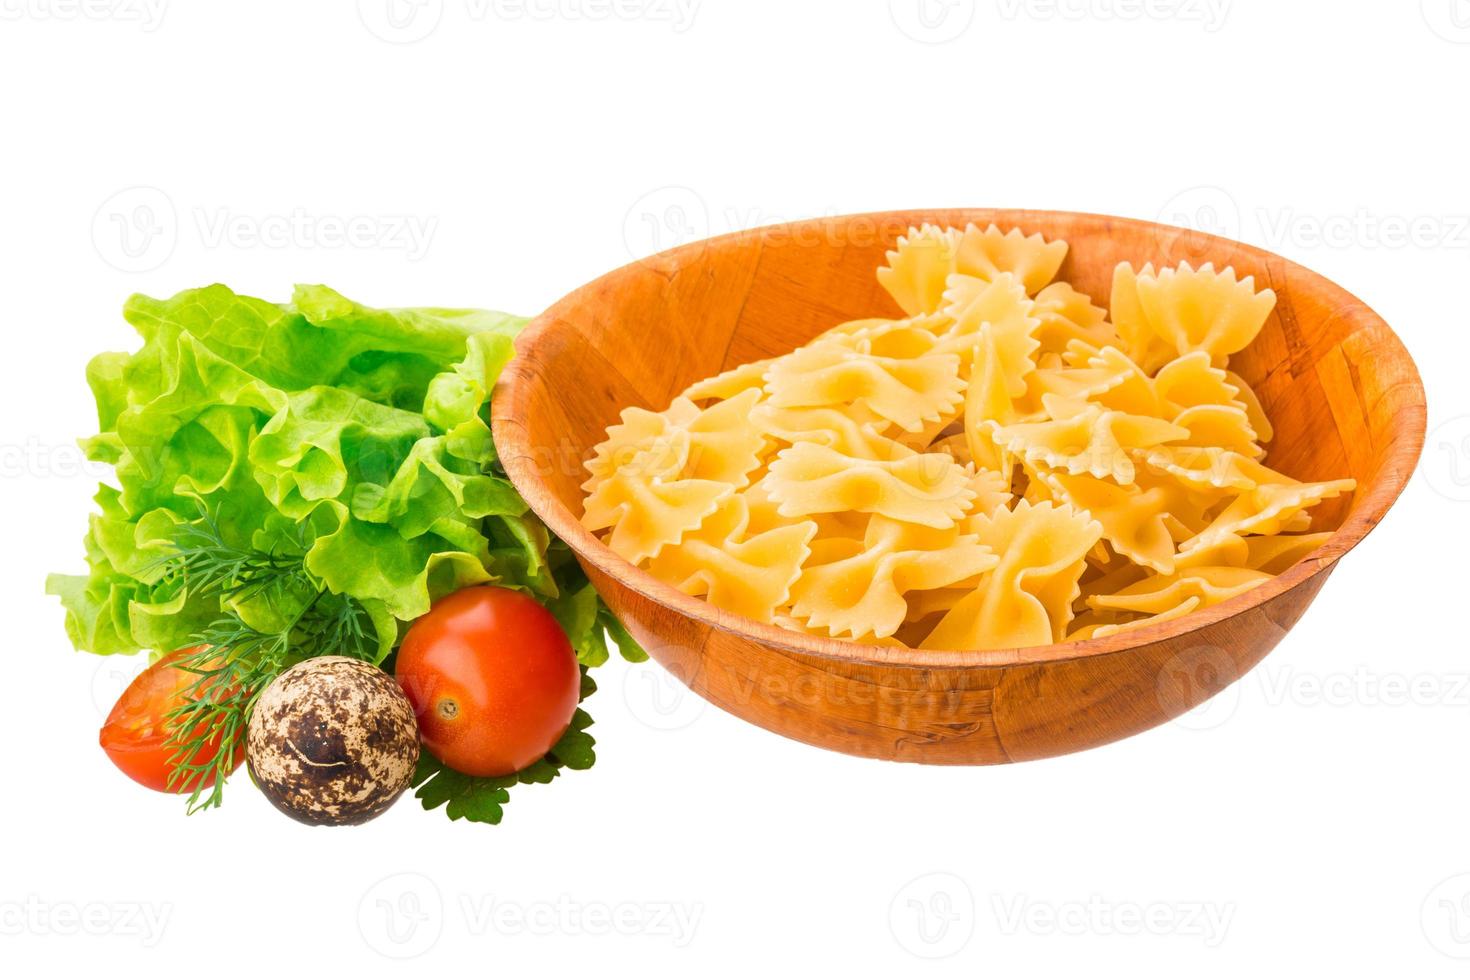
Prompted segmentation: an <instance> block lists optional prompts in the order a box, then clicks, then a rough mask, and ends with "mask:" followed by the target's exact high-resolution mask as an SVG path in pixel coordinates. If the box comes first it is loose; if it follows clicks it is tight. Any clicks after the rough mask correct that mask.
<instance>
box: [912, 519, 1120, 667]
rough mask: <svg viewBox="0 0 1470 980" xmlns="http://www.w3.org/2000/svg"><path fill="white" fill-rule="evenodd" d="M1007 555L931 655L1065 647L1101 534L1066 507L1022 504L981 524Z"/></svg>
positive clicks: (950, 618) (980, 532) (946, 625)
mask: <svg viewBox="0 0 1470 980" xmlns="http://www.w3.org/2000/svg"><path fill="white" fill-rule="evenodd" d="M975 527H976V529H977V537H978V538H979V541H980V543H981V544H982V545H986V546H988V547H989V548H990V549H991V550H992V551H994V552H995V553H996V554H998V555H999V556H1000V562H999V564H997V565H996V566H995V568H994V569H992V570H991V571H990V572H989V573H988V574H987V575H986V576H985V578H984V580H983V581H982V583H981V586H980V588H978V589H976V590H975V591H974V592H972V593H971V594H970V595H968V596H966V597H965V598H964V599H961V600H960V601H959V602H957V603H955V605H954V607H953V608H952V609H950V611H949V612H947V613H945V615H944V618H943V619H941V620H940V621H939V624H938V625H937V626H935V627H934V632H932V633H930V634H929V636H928V637H927V638H926V639H925V640H924V643H923V646H924V647H925V648H926V649H930V650H994V649H1001V648H1008V647H1025V646H1039V645H1044V644H1047V643H1054V642H1058V641H1060V640H1061V639H1062V638H1063V636H1065V635H1066V630H1067V624H1068V623H1069V622H1070V621H1071V618H1072V603H1073V601H1074V600H1076V598H1077V597H1078V596H1079V595H1080V594H1081V589H1080V588H1079V586H1078V580H1079V579H1080V578H1081V576H1082V572H1083V571H1084V569H1085V568H1086V567H1087V557H1086V556H1087V553H1088V551H1090V550H1091V549H1092V546H1093V545H1094V544H1096V543H1097V541H1098V539H1099V538H1100V537H1101V536H1102V527H1101V526H1099V525H1098V523H1097V522H1096V521H1094V520H1092V519H1091V518H1089V517H1088V516H1087V515H1086V514H1079V513H1077V512H1076V511H1074V510H1072V508H1070V507H1066V506H1061V507H1057V506H1053V505H1052V504H1037V505H1034V506H1033V505H1032V504H1029V503H1027V502H1026V501H1024V500H1023V501H1019V502H1018V503H1017V504H1016V507H1015V509H1014V510H1009V511H1007V510H1000V511H996V512H995V513H994V514H992V515H990V516H989V517H984V518H980V519H978V520H977V521H976V522H975Z"/></svg>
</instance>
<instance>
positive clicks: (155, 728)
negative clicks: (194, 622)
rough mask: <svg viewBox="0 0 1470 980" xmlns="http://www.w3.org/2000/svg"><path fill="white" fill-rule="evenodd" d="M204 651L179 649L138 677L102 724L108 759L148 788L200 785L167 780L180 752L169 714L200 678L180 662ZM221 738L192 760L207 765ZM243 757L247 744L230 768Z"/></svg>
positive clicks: (169, 789)
mask: <svg viewBox="0 0 1470 980" xmlns="http://www.w3.org/2000/svg"><path fill="white" fill-rule="evenodd" d="M200 649H202V648H201V647H189V648H187V649H184V650H176V651H174V652H173V653H171V654H169V655H168V656H166V657H164V658H163V659H161V660H159V661H158V662H157V663H155V664H153V665H152V666H150V667H149V668H148V669H147V670H145V671H143V673H141V674H139V675H138V676H137V677H135V678H133V682H132V683H131V684H129V685H128V688H127V690H125V691H123V693H122V697H120V698H118V699H117V704H115V705H113V706H112V711H111V712H110V713H109V714H108V716H107V721H106V722H105V723H104V724H103V725H102V731H101V733H100V735H99V736H98V741H99V742H100V743H101V744H102V749H103V751H105V752H106V753H107V757H108V758H109V759H111V760H112V762H113V765H115V766H117V767H118V768H119V769H121V770H122V771H123V772H124V773H126V774H127V775H129V776H131V777H132V778H133V779H134V780H136V781H137V782H139V783H141V784H142V785H144V786H147V787H148V788H149V789H155V790H158V791H159V792H163V793H174V792H179V791H180V790H182V791H184V792H189V791H192V790H193V789H194V788H195V785H196V784H195V783H193V782H191V783H190V784H189V785H187V786H184V785H181V784H179V783H175V785H173V786H172V787H171V786H169V784H168V783H169V775H170V773H171V772H172V770H171V768H170V767H169V760H170V759H171V758H173V756H174V754H175V753H176V752H177V751H178V746H177V744H175V743H173V742H170V741H169V734H170V732H171V731H172V729H171V727H170V726H169V725H168V723H167V718H168V714H169V712H171V711H173V710H174V709H175V708H177V707H179V706H180V705H181V704H183V703H184V700H185V698H186V696H187V694H188V692H189V689H190V688H191V687H192V686H193V685H194V683H195V682H196V681H197V680H199V675H198V674H196V673H193V672H192V671H188V670H184V669H182V668H180V667H179V666H178V664H179V663H180V662H182V661H184V660H186V659H187V658H189V657H191V656H193V655H194V654H195V653H197V652H199V650H200ZM219 741H220V740H219V736H218V735H216V736H214V738H212V739H210V740H209V741H208V742H206V743H204V745H203V746H202V747H201V748H200V749H199V751H198V752H196V753H195V754H194V758H193V760H192V761H193V762H196V763H201V764H202V763H204V762H207V761H208V760H210V759H212V758H214V757H215V755H216V754H217V753H218V751H219ZM244 755H245V754H244V749H243V746H242V747H241V750H240V751H239V752H237V753H236V756H235V758H234V759H233V760H231V763H230V771H231V772H233V771H234V770H235V767H237V766H239V765H240V761H241V760H242V759H243V758H244ZM213 784H214V778H213V776H211V777H209V778H208V779H206V780H205V783H204V785H206V786H210V785H213Z"/></svg>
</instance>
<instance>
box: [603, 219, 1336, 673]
mask: <svg viewBox="0 0 1470 980" xmlns="http://www.w3.org/2000/svg"><path fill="white" fill-rule="evenodd" d="M1066 255H1067V245H1066V243H1065V242H1063V241H1046V240H1044V239H1043V238H1042V236H1040V235H1031V236H1029V237H1028V236H1024V235H1023V234H1022V233H1021V232H1020V231H1018V230H1011V231H1010V232H1008V233H1003V232H1002V231H1001V230H1000V229H998V228H996V227H995V226H994V225H991V226H990V227H988V228H986V229H983V230H982V229H980V228H978V227H976V226H975V225H970V226H968V227H966V228H965V229H963V230H959V229H954V228H937V227H933V226H929V225H926V226H924V227H922V228H917V229H913V230H911V231H910V233H909V234H908V235H907V236H905V237H903V238H900V239H899V241H898V243H897V247H896V249H895V250H894V251H891V252H889V253H888V256H887V258H888V263H887V265H886V266H884V267H883V268H881V269H879V270H878V271H877V276H878V281H879V283H880V284H881V285H882V286H883V288H884V289H886V290H887V292H888V293H889V294H890V295H891V296H892V297H893V299H894V301H895V302H896V303H897V304H898V306H899V308H900V309H901V310H902V311H903V313H904V316H903V317H901V318H873V319H864V320H856V321H852V322H847V323H841V324H837V325H835V326H833V327H832V328H831V329H829V330H827V331H826V332H825V333H823V334H821V335H820V336H818V337H816V338H815V339H813V340H812V341H810V342H809V343H807V344H806V345H805V346H803V347H800V348H798V349H797V350H794V351H792V352H790V353H788V354H784V355H782V356H779V357H775V358H771V359H768V360H763V361H756V362H753V363H749V364H745V365H742V366H739V367H736V368H734V369H732V370H729V371H726V372H725V373H723V374H720V375H718V376H716V377H712V378H708V379H706V380H703V381H699V382H697V383H695V384H693V385H691V386H690V387H689V388H688V389H687V390H685V391H684V392H683V393H682V394H681V395H680V396H679V397H677V398H675V399H674V401H673V403H672V404H671V405H669V406H668V407H667V408H666V409H664V410H663V411H661V412H653V411H649V410H646V409H642V408H636V407H632V408H627V409H625V410H624V411H623V412H622V416H621V421H620V422H619V423H618V424H615V425H613V426H611V427H610V428H609V429H608V430H607V438H606V440H605V441H603V442H601V443H599V444H598V445H597V446H596V447H595V448H594V450H593V455H592V458H591V459H590V460H589V461H588V462H587V464H586V465H587V470H588V472H589V474H590V476H589V478H588V479H587V481H586V482H585V483H584V484H583V487H582V489H583V490H584V491H585V493H586V498H585V501H584V511H583V515H582V523H583V525H584V526H585V527H586V528H588V529H589V530H590V531H593V532H599V533H601V535H602V537H603V540H604V541H605V543H606V544H607V545H608V547H609V548H610V549H611V550H612V551H614V552H615V553H617V554H618V555H620V556H621V557H623V558H624V559H626V560H627V561H629V562H632V563H634V564H636V565H638V566H640V567H642V568H645V569H647V570H648V571H649V572H650V573H651V574H652V575H654V576H655V577H657V578H659V579H661V580H662V581H664V582H667V583H669V584H670V585H672V586H674V587H675V588H677V589H679V590H680V591H682V592H684V593H686V594H689V595H693V596H702V597H704V598H705V599H707V601H709V602H710V603H712V604H714V605H716V606H719V607H721V608H723V609H726V610H729V611H731V612H734V613H738V614H740V615H743V616H746V617H749V618H750V619H754V620H757V621H760V622H764V623H772V624H776V625H779V626H782V627H785V628H787V629H791V630H796V631H800V632H807V633H815V634H819V635H823V636H831V637H841V638H847V639H853V640H857V641H859V642H864V643H874V644H888V645H902V646H909V647H920V648H926V649H939V650H984V649H1006V648H1013V647H1026V646H1037V645H1044V644H1050V643H1056V642H1062V641H1065V640H1074V639H1086V638H1089V637H1100V636H1107V635H1110V634H1113V633H1116V632H1119V631H1123V630H1129V629H1133V628H1135V627H1137V626H1139V625H1140V624H1144V623H1148V622H1155V621H1160V620H1165V619H1173V618H1176V617H1179V616H1183V615H1186V614H1188V613H1190V612H1193V611H1195V610H1198V609H1203V608H1205V607H1208V606H1211V605H1215V604H1218V603H1220V602H1223V601H1225V600H1227V599H1229V598H1232V597H1234V596H1236V595H1239V594H1241V593H1243V592H1245V591H1247V590H1249V589H1251V588H1253V587H1254V586H1256V585H1258V584H1260V583H1261V582H1263V581H1265V580H1266V579H1268V578H1269V577H1271V576H1272V575H1276V574H1279V573H1280V572H1282V571H1284V570H1285V569H1287V568H1288V567H1290V566H1291V565H1293V564H1294V563H1296V562H1297V561H1299V560H1301V559H1302V558H1304V557H1305V556H1306V555H1308V554H1309V553H1311V552H1312V551H1313V550H1315V549H1316V548H1317V547H1318V546H1319V545H1320V544H1322V543H1323V541H1325V540H1326V538H1327V537H1328V536H1329V535H1330V532H1326V531H1318V532H1316V533H1312V532H1311V531H1310V528H1311V519H1310V513H1309V509H1310V508H1311V507H1312V506H1313V505H1315V504H1317V503H1319V502H1321V501H1323V500H1326V499H1328V498H1330V497H1335V496H1338V495H1340V494H1344V493H1349V492H1351V491H1352V490H1353V489H1354V486H1355V484H1354V481H1352V480H1349V479H1344V480H1330V481H1324V482H1312V483H1303V482H1299V481H1297V480H1294V479H1292V478H1291V477H1289V476H1287V475H1285V474H1283V473H1280V472H1277V471H1276V470H1273V469H1271V468H1270V467H1269V466H1268V465H1266V463H1265V462H1264V460H1265V458H1266V446H1267V445H1268V444H1269V443H1270V441H1271V437H1272V431H1271V423H1270V420H1269V419H1268V418H1267V417H1266V415H1265V413H1264V412H1263V410H1262V408H1261V405H1260V403H1259V401H1258V400H1257V399H1256V397H1255V395H1254V394H1253V392H1252V391H1251V389H1250V387H1249V386H1248V385H1247V384H1246V383H1245V381H1244V380H1242V379H1241V378H1240V377H1239V376H1238V375H1236V374H1235V373H1233V372H1232V371H1231V370H1230V357H1231V355H1233V354H1236V353H1238V352H1239V351H1241V350H1243V349H1244V348H1245V347H1246V346H1247V345H1249V344H1250V343H1251V341H1252V340H1253V339H1254V338H1255V337H1256V334H1257V333H1258V332H1259V331H1260V329H1261V327H1262V325H1263V324H1264V323H1265V322H1266V319H1267V317H1268V316H1269V315H1270V314H1271V311H1272V309H1273V308H1274V305H1275V301H1276V297H1275V295H1274V293H1272V291H1271V290H1269V289H1266V290H1261V291H1257V290H1256V288H1255V283H1254V281H1253V280H1252V279H1251V278H1249V277H1247V278H1245V279H1237V277H1236V275H1235V272H1234V270H1233V269H1229V268H1226V269H1223V270H1217V269H1215V268H1214V267H1213V266H1212V265H1203V266H1201V267H1200V268H1198V269H1196V268H1192V267H1191V266H1190V265H1188V264H1180V265H1179V266H1178V267H1175V268H1164V269H1157V270H1156V269H1154V268H1153V267H1152V266H1149V265H1145V266H1144V267H1142V268H1141V269H1134V268H1133V267H1132V266H1131V265H1130V264H1128V263H1126V262H1125V263H1122V264H1119V265H1118V266H1117V268H1116V269H1115V270H1114V274H1113V282H1112V293H1111V298H1110V302H1109V305H1110V309H1107V310H1105V309H1102V308H1100V307H1099V306H1097V305H1095V304H1094V303H1093V302H1092V300H1091V299H1090V298H1089V297H1088V296H1086V295H1084V294H1083V293H1081V292H1079V291H1078V290H1076V289H1074V288H1072V286H1070V285H1068V284H1067V283H1066V282H1060V281H1054V280H1055V279H1056V277H1057V274H1058V272H1059V271H1060V269H1061V266H1062V263H1063V261H1064V260H1065V258H1066Z"/></svg>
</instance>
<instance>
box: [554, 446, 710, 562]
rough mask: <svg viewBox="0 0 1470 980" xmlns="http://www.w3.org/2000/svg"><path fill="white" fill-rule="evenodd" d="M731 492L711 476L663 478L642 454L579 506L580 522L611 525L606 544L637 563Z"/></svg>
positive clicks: (701, 519)
mask: <svg viewBox="0 0 1470 980" xmlns="http://www.w3.org/2000/svg"><path fill="white" fill-rule="evenodd" d="M734 493H735V488H734V487H733V486H731V485H730V484H728V483H720V482H718V481H715V480H669V481H666V480H665V479H664V478H663V477H662V476H660V475H658V472H657V470H656V469H654V465H653V460H652V458H651V457H650V456H648V455H647V454H645V455H643V456H639V457H636V458H634V460H633V461H632V462H630V463H629V464H627V465H626V466H623V467H620V468H619V469H618V470H617V471H616V472H615V473H613V475H612V476H610V477H608V478H607V479H605V480H603V481H602V482H601V483H600V484H598V486H597V489H596V490H594V491H592V493H591V495H590V496H588V497H587V500H586V502H585V504H584V509H583V513H582V526H583V527H585V528H586V529H587V530H589V531H601V530H603V529H604V528H612V533H611V535H609V537H608V541H607V545H608V547H609V548H611V549H612V550H613V551H614V552H615V553H617V554H618V555H621V556H622V557H623V558H625V559H627V560H628V561H630V562H632V563H633V564H635V565H636V564H638V563H639V562H641V561H643V560H645V559H648V558H652V557H654V556H655V555H657V554H658V553H659V551H660V550H662V549H663V547H664V546H665V545H669V544H676V543H678V541H679V540H680V539H682V538H683V537H684V535H685V533H686V532H688V531H692V530H694V529H695V528H697V527H699V525H700V524H702V523H704V519H705V518H706V517H708V516H709V515H711V514H713V513H714V512H715V508H717V507H718V506H719V505H720V501H721V500H723V499H724V498H726V497H729V496H732V495H733V494H734Z"/></svg>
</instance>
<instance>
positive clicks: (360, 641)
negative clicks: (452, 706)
mask: <svg viewBox="0 0 1470 980" xmlns="http://www.w3.org/2000/svg"><path fill="white" fill-rule="evenodd" d="M200 511H201V513H200V516H199V519H198V520H196V521H194V522H192V523H189V524H185V525H181V526H180V527H179V529H178V531H177V533H176V535H175V538H174V548H173V551H172V552H171V553H170V554H169V555H167V556H166V557H165V558H164V559H163V560H162V562H163V566H164V579H165V580H166V581H171V582H175V583H177V585H178V587H179V588H181V589H184V590H186V591H187V592H188V594H189V596H190V597H191V598H195V597H215V598H217V599H218V600H219V603H220V608H221V615H220V618H219V619H217V620H215V621H214V622H213V623H212V624H210V625H209V626H208V627H207V628H205V629H204V630H201V631H200V632H199V633H197V634H196V635H195V636H194V641H195V643H196V644H197V646H198V647H199V649H197V650H196V651H195V652H193V653H192V654H190V655H189V656H187V657H185V658H184V659H183V660H181V661H180V662H179V664H178V665H177V666H178V667H179V668H180V669H181V670H186V671H188V672H190V673H193V674H196V675H198V677H197V679H196V680H195V681H193V682H192V683H191V684H190V685H189V687H188V688H187V689H186V690H185V691H184V693H183V703H182V704H180V705H179V706H178V707H176V708H174V709H173V710H172V711H170V712H169V713H168V715H167V716H166V721H165V723H166V726H167V727H168V728H169V732H170V734H169V737H168V740H167V742H166V744H167V745H168V746H170V747H171V748H172V749H173V753H172V755H171V756H170V757H169V768H170V770H171V771H170V774H169V782H168V785H169V788H170V789H172V790H174V791H175V792H177V793H180V794H183V793H188V794H189V800H188V804H187V806H188V812H189V813H197V812H199V811H200V810H207V809H209V808H211V807H216V806H219V805H220V803H221V802H223V796H224V783H225V777H226V776H228V775H229V774H230V772H231V771H232V770H233V769H234V768H235V766H236V765H237V764H238V763H239V761H240V758H241V756H243V754H244V751H245V733H246V728H247V726H248V724H249V721H250V712H251V711H252V710H253V709H254V707H255V701H256V699H257V698H258V697H259V696H260V692H261V691H263V690H264V689H265V687H266V686H267V685H268V684H270V682H271V681H272V680H274V679H275V678H276V676H277V675H279V674H280V673H281V672H282V671H283V670H285V669H286V668H287V667H289V666H291V665H292V664H294V663H299V662H301V661H302V660H307V659H310V658H311V657H318V656H323V655H326V654H338V655H341V656H347V657H357V658H359V659H363V660H370V659H372V657H373V654H374V652H375V651H376V649H377V635H376V630H375V629H374V627H373V623H372V619H371V617H370V616H369V615H368V613H367V610H366V609H364V608H363V605H362V603H361V602H359V601H358V600H357V599H354V598H353V597H351V596H348V595H343V594H339V593H334V592H331V591H329V590H328V589H327V588H326V587H325V585H323V584H322V583H321V582H320V581H319V580H318V579H317V578H316V577H315V576H314V575H312V574H311V572H310V571H308V570H307V568H306V552H307V550H308V543H307V541H306V540H305V538H304V535H303V532H302V531H301V530H300V529H299V528H298V529H297V530H296V531H295V532H294V534H293V536H292V537H291V538H290V539H288V541H287V547H285V548H284V549H273V550H269V551H266V550H262V549H258V548H240V547H237V546H234V545H231V544H229V543H228V542H227V541H226V540H225V537H224V535H223V533H222V532H221V529H220V526H219V521H218V518H217V517H216V515H214V514H213V513H211V512H210V511H209V510H207V509H206V508H204V507H202V506H201V508H200ZM247 602H248V603H256V604H259V605H263V606H264V607H265V608H264V612H265V614H266V618H270V619H272V620H275V621H276V622H278V623H279V626H276V627H275V628H272V629H262V628H260V627H258V626H255V625H252V624H251V623H250V622H247V621H246V619H245V618H244V617H243V616H242V615H241V612H240V606H241V605H242V604H244V603H247ZM252 618H256V617H252ZM216 740H217V741H216Z"/></svg>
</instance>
